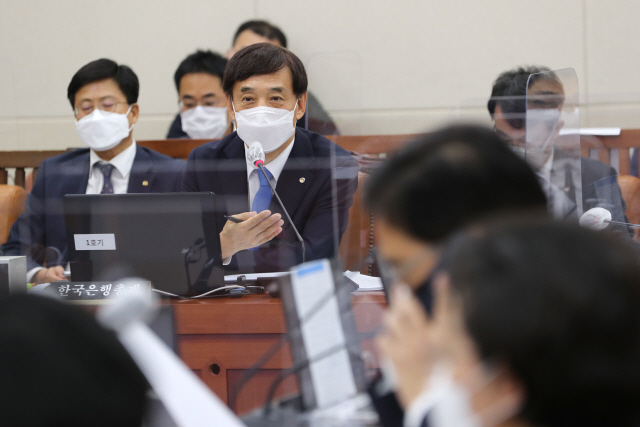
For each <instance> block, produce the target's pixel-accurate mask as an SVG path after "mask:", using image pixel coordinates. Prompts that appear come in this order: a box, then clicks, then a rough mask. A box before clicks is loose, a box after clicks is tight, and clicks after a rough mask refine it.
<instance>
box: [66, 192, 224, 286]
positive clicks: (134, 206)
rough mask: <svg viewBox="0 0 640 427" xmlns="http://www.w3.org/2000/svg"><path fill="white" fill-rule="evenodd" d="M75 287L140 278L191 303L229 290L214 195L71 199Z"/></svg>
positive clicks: (68, 222)
mask: <svg viewBox="0 0 640 427" xmlns="http://www.w3.org/2000/svg"><path fill="white" fill-rule="evenodd" d="M63 203H64V212H65V226H66V235H67V247H68V252H69V261H70V268H71V280H72V281H74V282H84V281H111V280H119V279H122V278H124V277H141V278H144V279H147V280H149V281H151V284H152V286H153V287H154V288H156V289H159V290H162V291H165V292H169V293H172V294H176V295H184V296H192V295H198V294H202V293H204V292H207V291H209V290H212V289H215V288H218V287H220V286H224V272H223V269H222V255H221V251H220V236H219V235H218V231H217V226H216V203H215V195H214V194H213V193H164V194H105V195H90V194H78V195H66V196H64V202H63Z"/></svg>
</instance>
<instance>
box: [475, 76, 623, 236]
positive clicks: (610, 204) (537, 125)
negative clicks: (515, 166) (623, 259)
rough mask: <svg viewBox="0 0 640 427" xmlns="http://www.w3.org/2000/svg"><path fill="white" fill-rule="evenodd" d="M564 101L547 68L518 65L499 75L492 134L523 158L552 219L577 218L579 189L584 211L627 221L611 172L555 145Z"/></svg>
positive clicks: (557, 82)
mask: <svg viewBox="0 0 640 427" xmlns="http://www.w3.org/2000/svg"><path fill="white" fill-rule="evenodd" d="M564 97H565V94H564V87H563V84H562V82H561V81H560V79H559V78H558V76H557V75H556V74H555V73H554V72H552V71H550V70H549V69H548V68H546V67H534V66H532V67H518V68H516V69H513V70H509V71H505V72H503V73H502V74H500V75H499V76H498V78H497V79H496V81H495V82H494V84H493V88H492V90H491V98H490V99H489V101H488V102H487V109H488V110H489V114H490V115H491V118H492V120H493V122H494V129H495V132H496V133H497V134H498V135H500V136H501V137H502V138H503V139H504V140H505V142H507V143H508V144H509V146H510V147H512V148H513V149H514V150H515V151H516V152H518V153H519V154H520V155H522V156H523V157H525V155H526V159H527V161H528V162H529V164H531V166H532V167H533V168H534V169H535V171H536V173H537V174H538V176H539V178H540V179H541V182H542V183H543V188H544V189H545V192H546V193H547V198H548V200H549V209H550V211H551V212H553V214H554V216H555V217H556V218H558V219H563V218H572V219H575V220H577V219H578V217H577V215H576V212H575V207H576V203H575V198H576V194H578V191H580V192H581V194H582V210H583V212H586V211H588V210H589V209H591V208H594V207H598V206H602V207H605V208H607V209H608V210H610V211H611V214H612V216H613V218H612V219H613V220H615V221H620V222H628V221H627V220H626V218H625V215H624V212H625V209H626V205H625V203H624V200H623V199H622V195H621V191H620V187H619V186H618V182H617V173H616V171H615V169H614V168H612V167H611V166H609V165H605V164H604V163H602V162H599V161H598V160H595V159H591V158H587V157H580V160H579V161H578V156H579V154H578V153H577V152H576V153H570V154H567V152H566V151H565V150H561V149H559V148H558V146H557V145H556V139H557V138H558V135H559V131H560V129H561V128H562V127H563V125H564V123H563V121H562V120H561V114H562V110H563V108H564ZM527 132H528V133H529V134H530V135H527ZM525 141H528V142H525ZM540 141H542V143H540ZM525 150H526V153H525ZM574 159H575V162H574ZM578 168H579V169H580V170H579V172H580V176H581V179H580V180H579V181H580V182H578V183H576V181H577V180H576V178H575V177H576V176H577V174H575V173H571V172H572V171H574V170H575V169H578ZM575 172H578V171H575ZM619 229H625V230H626V227H624V226H622V227H620V226H619Z"/></svg>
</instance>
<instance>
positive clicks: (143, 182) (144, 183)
mask: <svg viewBox="0 0 640 427" xmlns="http://www.w3.org/2000/svg"><path fill="white" fill-rule="evenodd" d="M142 186H143V187H147V186H149V181H147V180H146V179H145V180H144V181H142Z"/></svg>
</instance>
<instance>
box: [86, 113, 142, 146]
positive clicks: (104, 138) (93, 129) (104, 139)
mask: <svg viewBox="0 0 640 427" xmlns="http://www.w3.org/2000/svg"><path fill="white" fill-rule="evenodd" d="M131 107H133V104H131V105H130V106H129V109H128V110H127V112H126V113H125V114H118V113H109V112H107V111H102V110H100V109H99V108H96V109H94V110H93V111H92V112H91V114H89V115H88V116H85V117H83V118H81V119H80V120H78V121H76V130H77V131H78V135H80V139H81V140H82V142H84V143H85V144H86V145H87V146H88V147H89V148H91V149H92V150H93V151H107V150H111V149H112V148H114V147H115V146H116V145H118V144H120V142H122V140H123V139H125V138H126V137H127V136H129V132H131V129H133V125H131V127H129V120H128V119H127V115H128V114H129V112H130V111H131Z"/></svg>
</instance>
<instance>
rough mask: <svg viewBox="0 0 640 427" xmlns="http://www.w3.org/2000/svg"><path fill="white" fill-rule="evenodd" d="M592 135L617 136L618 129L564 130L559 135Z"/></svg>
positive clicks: (618, 133)
mask: <svg viewBox="0 0 640 427" xmlns="http://www.w3.org/2000/svg"><path fill="white" fill-rule="evenodd" d="M577 133H580V135H594V136H618V135H620V128H580V129H576V128H566V129H560V135H576V134H577Z"/></svg>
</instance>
